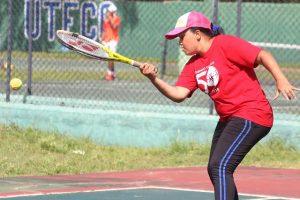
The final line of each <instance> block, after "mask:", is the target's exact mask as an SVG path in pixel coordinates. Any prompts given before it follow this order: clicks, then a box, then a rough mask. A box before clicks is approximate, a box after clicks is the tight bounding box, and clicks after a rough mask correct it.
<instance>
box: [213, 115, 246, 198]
mask: <svg viewBox="0 0 300 200" xmlns="http://www.w3.org/2000/svg"><path fill="white" fill-rule="evenodd" d="M246 127H247V120H245V125H244V128H243V130H242V131H241V132H240V133H239V135H238V137H237V138H236V139H235V141H234V142H233V143H232V144H231V146H230V147H229V149H228V150H227V152H226V153H225V155H224V156H223V158H222V160H221V162H220V166H219V187H220V200H222V199H223V198H222V197H223V196H222V193H223V191H222V173H221V172H222V165H223V162H224V160H225V158H226V156H227V155H228V154H229V152H230V150H231V149H232V148H233V146H234V145H235V143H236V142H237V141H238V140H239V138H240V137H241V136H242V134H243V133H244V131H245V129H246ZM224 191H225V188H224ZM224 198H226V197H224Z"/></svg>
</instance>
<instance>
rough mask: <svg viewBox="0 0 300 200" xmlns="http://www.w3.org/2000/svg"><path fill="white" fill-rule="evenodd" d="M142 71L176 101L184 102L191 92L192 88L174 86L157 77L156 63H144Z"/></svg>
mask: <svg viewBox="0 0 300 200" xmlns="http://www.w3.org/2000/svg"><path fill="white" fill-rule="evenodd" d="M140 71H141V73H142V74H143V75H145V76H146V77H148V78H149V79H150V81H151V82H152V83H153V85H154V86H155V87H156V88H157V89H158V90H159V91H160V92H161V93H162V94H163V95H165V96H166V97H168V98H169V99H171V100H172V101H174V102H177V103H179V102H182V101H183V100H185V99H186V98H187V97H188V96H189V94H190V90H189V89H187V88H184V87H179V86H172V85H170V84H168V83H167V82H165V81H163V80H162V79H160V78H158V77H157V73H156V72H157V70H156V67H155V66H154V65H151V64H148V63H143V64H142V65H141V66H140Z"/></svg>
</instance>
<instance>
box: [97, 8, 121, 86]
mask: <svg viewBox="0 0 300 200" xmlns="http://www.w3.org/2000/svg"><path fill="white" fill-rule="evenodd" d="M116 11H117V7H116V6H115V5H114V4H113V3H112V2H111V4H110V6H109V7H108V8H107V11H106V13H105V18H104V20H103V32H102V34H101V38H100V42H101V43H102V44H103V45H105V46H106V47H108V48H109V49H110V50H112V51H114V52H116V50H117V46H118V43H119V40H120V36H119V27H120V23H121V18H120V16H118V15H117V14H116ZM115 78H116V72H115V67H114V63H113V62H111V61H108V70H107V74H106V76H105V79H106V80H107V81H112V80H114V79H115Z"/></svg>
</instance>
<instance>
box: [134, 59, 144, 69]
mask: <svg viewBox="0 0 300 200" xmlns="http://www.w3.org/2000/svg"><path fill="white" fill-rule="evenodd" d="M141 65H142V63H140V62H137V61H135V60H133V62H132V66H134V67H137V68H140V66H141Z"/></svg>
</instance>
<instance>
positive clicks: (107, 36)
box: [102, 15, 121, 42]
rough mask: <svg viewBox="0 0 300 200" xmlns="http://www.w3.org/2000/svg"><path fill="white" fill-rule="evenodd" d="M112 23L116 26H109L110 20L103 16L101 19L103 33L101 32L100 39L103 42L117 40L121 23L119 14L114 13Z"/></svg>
mask: <svg viewBox="0 0 300 200" xmlns="http://www.w3.org/2000/svg"><path fill="white" fill-rule="evenodd" d="M112 23H113V24H114V25H115V26H116V28H115V29H114V28H113V27H112V26H111V23H110V21H109V20H108V19H107V18H105V19H104V21H103V33H102V41H104V42H109V41H111V40H115V41H117V42H118V41H119V40H120V37H119V25H120V23H121V18H120V16H117V15H114V16H113V19H112Z"/></svg>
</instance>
